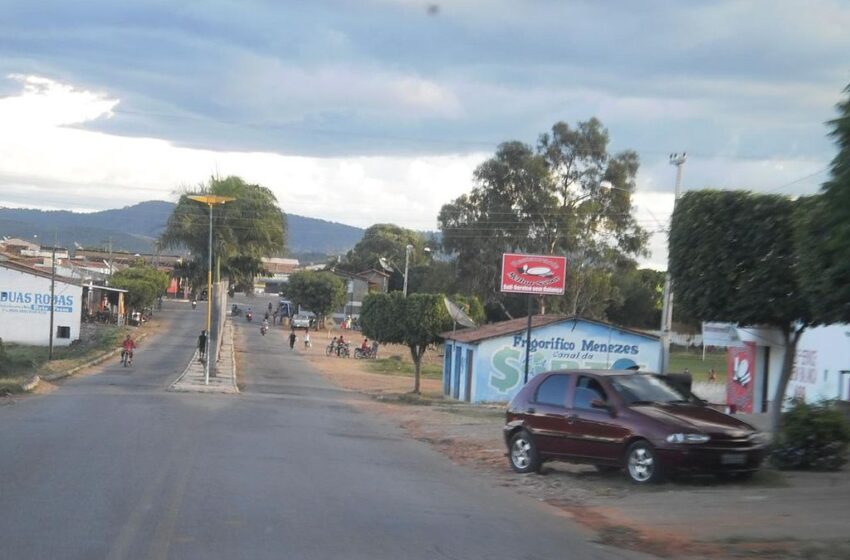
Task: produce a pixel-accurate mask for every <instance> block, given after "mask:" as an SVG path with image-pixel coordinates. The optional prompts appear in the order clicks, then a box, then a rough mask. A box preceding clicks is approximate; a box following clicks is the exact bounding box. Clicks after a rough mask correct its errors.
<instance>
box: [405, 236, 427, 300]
mask: <svg viewBox="0 0 850 560" xmlns="http://www.w3.org/2000/svg"><path fill="white" fill-rule="evenodd" d="M422 250H423V251H425V252H426V253H430V252H431V248H430V247H424V248H423V249H422ZM412 251H413V245H407V246H406V247H405V248H404V289H403V293H404V297H407V272H408V269H409V268H410V253H411V252H412Z"/></svg>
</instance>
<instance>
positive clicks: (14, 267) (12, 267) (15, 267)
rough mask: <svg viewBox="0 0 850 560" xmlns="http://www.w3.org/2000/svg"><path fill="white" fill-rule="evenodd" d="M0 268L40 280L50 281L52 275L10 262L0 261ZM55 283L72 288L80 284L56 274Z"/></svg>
mask: <svg viewBox="0 0 850 560" xmlns="http://www.w3.org/2000/svg"><path fill="white" fill-rule="evenodd" d="M0 266H2V267H3V268H8V269H9V270H14V271H16V272H23V273H24V274H32V275H33V276H38V277H40V278H46V279H48V280H50V279H51V278H52V275H51V273H50V272H46V271H44V270H39V269H37V268H34V267H32V266H27V265H25V264H22V263H19V262H15V261H11V260H0ZM55 280H56V281H57V282H62V283H63V284H71V285H72V286H80V285H81V283H80V281H79V280H76V279H74V278H68V277H66V276H59V275H58V274H57V275H56V277H55Z"/></svg>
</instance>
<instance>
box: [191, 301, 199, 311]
mask: <svg viewBox="0 0 850 560" xmlns="http://www.w3.org/2000/svg"><path fill="white" fill-rule="evenodd" d="M196 307H198V302H197V301H195V300H192V309H195V308H196Z"/></svg>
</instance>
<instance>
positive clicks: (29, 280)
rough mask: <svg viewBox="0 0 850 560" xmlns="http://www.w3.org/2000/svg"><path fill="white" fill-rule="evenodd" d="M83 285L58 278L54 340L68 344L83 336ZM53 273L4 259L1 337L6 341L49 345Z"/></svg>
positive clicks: (1, 266)
mask: <svg viewBox="0 0 850 560" xmlns="http://www.w3.org/2000/svg"><path fill="white" fill-rule="evenodd" d="M82 298H83V288H82V286H81V285H80V284H78V283H76V282H74V281H73V280H69V279H66V278H61V277H58V276H57V277H56V282H55V287H54V297H53V305H54V310H53V311H54V312H53V315H54V317H53V329H54V330H53V343H54V345H57V346H68V345H69V344H71V342H73V341H75V340H79V338H80V317H81V311H82ZM50 308H51V299H50V273H49V272H43V271H41V270H37V269H34V268H31V267H29V266H25V265H22V264H18V263H15V262H11V261H0V338H2V339H3V342H16V343H19V344H32V345H38V346H47V345H48V343H49V340H50Z"/></svg>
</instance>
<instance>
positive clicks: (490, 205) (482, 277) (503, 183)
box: [438, 119, 647, 314]
mask: <svg viewBox="0 0 850 560" xmlns="http://www.w3.org/2000/svg"><path fill="white" fill-rule="evenodd" d="M608 140H609V139H608V132H607V130H605V129H604V128H603V127H602V124H601V123H600V122H599V121H598V120H597V119H590V120H589V121H586V122H580V123H578V125H577V126H576V128H575V129H572V128H570V127H569V125H567V124H566V123H563V122H559V123H556V124H555V125H554V126H553V127H552V130H551V132H549V133H545V134H543V135H541V136H540V139H539V141H538V144H537V147H536V148H532V147H531V146H528V145H526V144H523V143H521V142H507V143H504V144H502V145H500V146H499V148H498V150H497V151H496V154H495V155H494V156H493V157H492V158H491V159H489V160H487V161H485V162H484V163H482V164H481V165H480V166H479V167H478V168H477V169H476V170H475V174H474V179H475V183H476V186H475V188H473V190H472V192H470V193H469V194H466V195H462V196H460V197H459V198H457V199H456V200H454V201H452V202H451V203H449V204H446V205H444V206H443V208H442V209H441V211H440V214H439V218H438V221H439V225H440V229H441V230H442V233H443V244H444V247H445V248H446V249H447V250H448V251H450V252H453V253H455V254H456V255H457V257H458V274H459V276H460V278H461V282H464V283H465V284H466V286H463V288H464V291H472V292H475V293H477V294H478V295H480V296H481V297H482V298H484V299H485V300H486V301H487V302H488V303H491V302H493V301H497V302H502V301H503V299H504V298H503V296H502V295H501V294H500V293H499V291H498V287H499V263H500V257H501V254H502V253H504V252H512V251H515V252H522V253H542V254H561V255H566V256H567V257H568V259H569V262H570V266H569V276H568V290H567V296H566V298H567V304H566V305H565V306H564V307H565V308H566V309H565V311H567V312H569V313H572V314H575V313H577V312H579V311H580V310H581V308H582V307H585V308H588V309H589V308H593V307H594V305H596V302H597V301H599V300H600V299H602V298H604V297H607V294H605V295H603V294H602V293H601V292H598V291H597V290H596V288H598V286H599V281H600V272H599V271H600V270H604V269H606V268H610V267H613V266H615V265H616V263H617V261H618V260H619V259H623V258H629V257H632V256H635V255H639V254H641V253H642V252H643V251H644V247H645V245H646V241H647V235H646V232H644V231H643V230H642V229H641V228H640V227H639V225H638V224H637V222H636V221H635V220H634V217H633V216H632V210H633V208H632V204H631V192H632V191H633V190H634V188H635V176H636V174H637V170H638V165H639V164H638V158H637V155H636V154H635V153H634V152H631V151H627V152H622V153H619V154H615V155H611V154H609V153H608ZM608 183H610V184H611V186H613V187H614V188H605V185H607V184H608ZM588 290H590V291H589V292H588ZM583 298H584V301H585V303H584V304H582V301H583ZM590 299H592V300H593V301H589V300H590ZM539 303H540V304H542V303H543V302H542V301H541V302H539Z"/></svg>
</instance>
